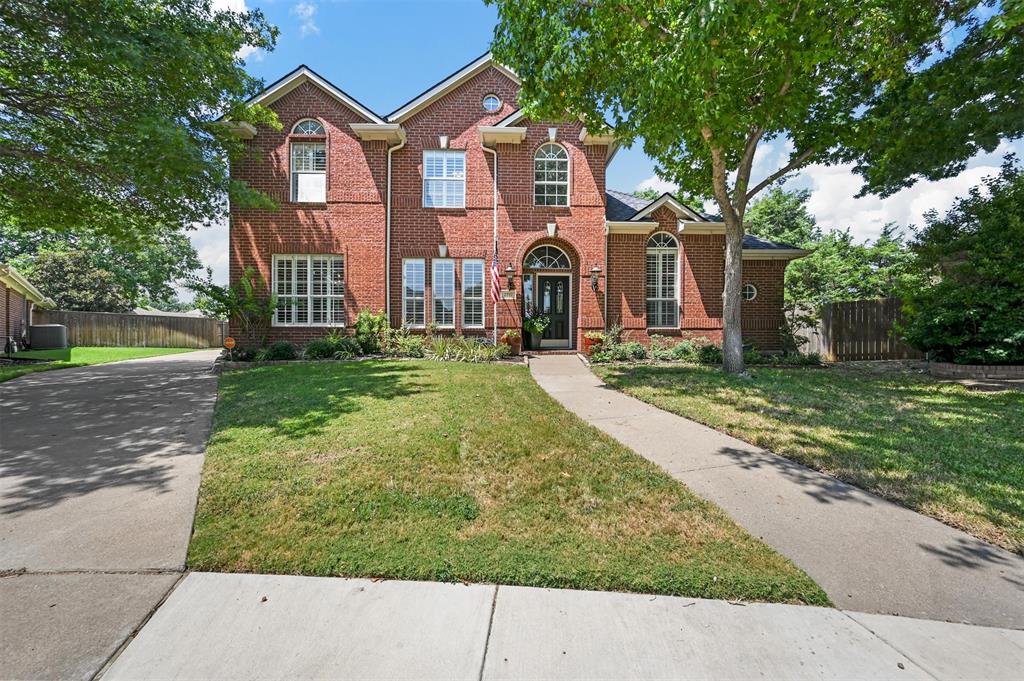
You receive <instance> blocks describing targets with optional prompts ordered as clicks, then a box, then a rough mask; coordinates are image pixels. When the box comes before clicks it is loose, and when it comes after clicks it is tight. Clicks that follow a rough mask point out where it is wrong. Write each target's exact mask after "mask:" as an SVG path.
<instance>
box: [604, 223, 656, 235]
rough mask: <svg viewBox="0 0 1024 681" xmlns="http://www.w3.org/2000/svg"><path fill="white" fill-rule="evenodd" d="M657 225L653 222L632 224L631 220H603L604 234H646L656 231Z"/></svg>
mask: <svg viewBox="0 0 1024 681" xmlns="http://www.w3.org/2000/svg"><path fill="white" fill-rule="evenodd" d="M657 227H658V223H657V222H653V221H644V222H634V221H633V220H605V221H604V233H605V234H647V233H648V232H650V231H651V230H652V229H657Z"/></svg>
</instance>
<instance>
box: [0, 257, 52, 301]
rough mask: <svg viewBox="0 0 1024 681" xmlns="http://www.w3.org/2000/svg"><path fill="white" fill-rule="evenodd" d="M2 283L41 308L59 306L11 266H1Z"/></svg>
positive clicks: (0, 276) (0, 278)
mask: <svg viewBox="0 0 1024 681" xmlns="http://www.w3.org/2000/svg"><path fill="white" fill-rule="evenodd" d="M0 281H2V282H3V283H4V284H5V285H6V286H7V287H8V288H12V289H14V290H15V291H17V292H18V293H20V294H21V295H23V296H25V298H26V299H27V300H28V301H29V302H31V303H34V304H36V305H38V306H40V307H56V305H57V304H56V303H54V302H53V299H51V298H47V297H46V296H44V295H43V294H42V292H41V291H40V290H39V289H37V288H36V287H35V286H33V285H32V282H30V281H29V280H28V279H26V278H25V277H24V276H23V275H22V274H21V272H19V271H18V270H16V269H14V268H13V267H11V266H10V265H0Z"/></svg>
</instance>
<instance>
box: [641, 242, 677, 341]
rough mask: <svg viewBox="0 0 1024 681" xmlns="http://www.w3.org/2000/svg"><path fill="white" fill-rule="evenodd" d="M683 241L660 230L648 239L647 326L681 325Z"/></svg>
mask: <svg viewBox="0 0 1024 681" xmlns="http://www.w3.org/2000/svg"><path fill="white" fill-rule="evenodd" d="M678 263H679V242H678V241H676V238H675V237H674V236H672V235H671V234H668V233H666V232H658V233H656V234H652V235H651V238H649V239H648V240H647V263H646V282H647V327H648V328H652V329H669V328H676V327H678V326H679V273H678Z"/></svg>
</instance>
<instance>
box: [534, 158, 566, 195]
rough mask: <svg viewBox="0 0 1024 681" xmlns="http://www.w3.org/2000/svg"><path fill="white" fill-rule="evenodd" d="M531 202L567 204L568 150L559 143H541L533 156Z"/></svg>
mask: <svg viewBox="0 0 1024 681" xmlns="http://www.w3.org/2000/svg"><path fill="white" fill-rule="evenodd" d="M533 203H534V205H536V206H568V205H569V152H567V151H566V150H565V147H563V146H562V145H561V144H556V143H554V142H548V143H547V144H542V145H541V146H540V149H538V150H537V153H536V154H534V156H533Z"/></svg>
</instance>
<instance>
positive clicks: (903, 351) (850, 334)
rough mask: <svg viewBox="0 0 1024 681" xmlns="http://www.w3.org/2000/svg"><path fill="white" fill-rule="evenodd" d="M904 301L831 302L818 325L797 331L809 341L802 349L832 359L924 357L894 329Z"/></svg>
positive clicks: (823, 309) (887, 299)
mask: <svg viewBox="0 0 1024 681" xmlns="http://www.w3.org/2000/svg"><path fill="white" fill-rule="evenodd" d="M902 307H903V303H902V301H901V300H899V299H898V298H880V299H878V300H854V301H849V302H842V303H830V304H828V305H825V306H823V307H822V309H821V315H820V321H819V322H818V325H817V326H815V327H806V328H802V329H798V330H797V335H798V336H801V337H803V338H806V339H807V340H808V342H807V343H806V344H805V345H804V347H803V351H804V352H808V353H812V352H816V353H818V354H820V355H821V356H822V358H823V359H826V360H829V361H833V362H852V361H860V360H886V359H921V358H923V357H924V353H922V352H921V351H919V350H917V349H915V348H912V347H910V346H909V345H907V344H906V343H904V342H903V340H902V339H901V338H900V337H899V335H898V334H897V333H896V332H895V324H896V323H897V322H898V321H899V320H900V319H901V311H902Z"/></svg>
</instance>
